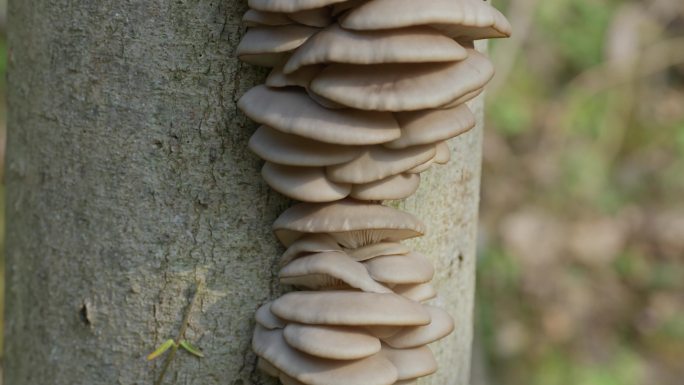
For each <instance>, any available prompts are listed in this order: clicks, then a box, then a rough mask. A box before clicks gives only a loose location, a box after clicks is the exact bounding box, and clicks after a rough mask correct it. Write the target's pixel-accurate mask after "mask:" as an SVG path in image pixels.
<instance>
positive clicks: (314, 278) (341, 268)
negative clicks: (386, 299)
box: [280, 251, 392, 293]
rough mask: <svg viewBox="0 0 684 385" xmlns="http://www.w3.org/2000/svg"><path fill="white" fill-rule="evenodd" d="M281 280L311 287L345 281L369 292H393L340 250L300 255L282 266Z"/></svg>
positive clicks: (336, 285)
mask: <svg viewBox="0 0 684 385" xmlns="http://www.w3.org/2000/svg"><path fill="white" fill-rule="evenodd" d="M280 281H281V282H282V283H284V284H287V285H296V286H303V287H307V288H310V289H319V288H322V287H338V286H340V283H344V284H346V285H348V286H351V287H353V288H356V289H360V290H363V291H365V292H370V293H391V292H392V290H390V289H388V288H387V287H385V286H383V285H381V284H379V283H377V282H375V281H374V280H373V278H371V277H370V275H368V271H367V270H366V268H365V267H364V265H363V264H362V263H360V262H356V261H354V260H353V259H351V258H350V257H349V256H348V255H347V254H345V253H340V252H335V251H333V252H327V253H317V254H311V255H306V256H303V257H299V258H297V259H295V260H294V261H292V262H290V263H289V264H287V265H285V266H284V267H283V268H282V269H281V270H280Z"/></svg>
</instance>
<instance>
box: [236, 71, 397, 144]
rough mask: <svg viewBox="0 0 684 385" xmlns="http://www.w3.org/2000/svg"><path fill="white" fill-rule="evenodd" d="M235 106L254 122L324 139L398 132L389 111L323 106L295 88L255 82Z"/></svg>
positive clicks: (365, 139)
mask: <svg viewBox="0 0 684 385" xmlns="http://www.w3.org/2000/svg"><path fill="white" fill-rule="evenodd" d="M238 107H239V108H240V109H241V110H242V111H243V112H244V113H245V115H247V116H248V117H249V118H250V119H252V120H254V121H256V122H258V123H261V124H264V125H267V126H269V127H272V128H274V129H276V130H278V131H282V132H285V133H288V134H294V135H299V136H303V137H306V138H309V139H314V140H318V141H321V142H325V143H334V144H340V145H368V144H377V143H384V142H389V141H392V140H394V139H396V138H398V137H399V136H400V135H401V130H400V129H399V125H398V124H397V121H396V120H395V119H394V117H393V116H392V114H388V113H382V112H369V111H353V110H331V109H327V108H324V107H321V106H320V105H319V104H318V103H316V102H314V101H313V100H311V98H309V96H308V95H307V94H306V92H305V91H303V90H298V89H273V88H269V87H266V86H263V85H261V86H256V87H254V88H252V89H250V90H249V91H247V92H246V93H245V94H244V95H243V96H242V97H241V98H240V101H239V102H238Z"/></svg>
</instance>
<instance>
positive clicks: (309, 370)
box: [252, 326, 397, 385]
mask: <svg viewBox="0 0 684 385" xmlns="http://www.w3.org/2000/svg"><path fill="white" fill-rule="evenodd" d="M252 348H253V349H254V352H255V353H256V354H257V355H259V356H260V357H263V358H265V359H267V360H268V361H270V362H271V364H273V366H275V367H276V368H278V369H279V370H280V371H281V372H283V373H285V374H286V375H287V376H289V377H291V378H293V379H295V380H297V381H300V382H302V383H304V384H307V385H392V384H393V383H394V382H395V381H396V380H397V369H396V368H395V367H394V366H393V365H392V363H390V362H389V360H388V359H387V358H385V357H384V354H382V353H378V354H375V355H373V356H370V357H367V358H364V359H361V360H353V361H341V360H326V359H323V358H317V357H314V356H311V355H308V354H306V353H301V352H299V351H298V350H296V349H294V348H291V347H290V346H289V345H288V344H287V342H286V341H285V338H284V337H283V331H282V330H266V329H264V328H262V327H259V326H257V327H256V329H255V330H254V337H253V338H252Z"/></svg>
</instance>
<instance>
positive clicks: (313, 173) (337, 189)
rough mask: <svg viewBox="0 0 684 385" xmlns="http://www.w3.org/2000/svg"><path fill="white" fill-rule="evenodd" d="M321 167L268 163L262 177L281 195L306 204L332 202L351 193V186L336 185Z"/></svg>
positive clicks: (262, 171) (262, 170) (263, 169)
mask: <svg viewBox="0 0 684 385" xmlns="http://www.w3.org/2000/svg"><path fill="white" fill-rule="evenodd" d="M324 170H325V169H323V168H321V167H294V166H284V165H281V164H275V163H271V162H266V163H265V164H264V167H263V168H262V169H261V175H262V176H263V177H264V180H265V181H266V183H268V185H269V186H271V187H272V188H273V189H274V190H276V191H278V192H279V193H281V194H283V195H285V196H288V197H290V198H292V199H296V200H299V201H304V202H332V201H336V200H339V199H342V198H344V197H346V196H347V195H349V193H350V192H351V185H350V184H344V183H335V182H332V181H330V180H329V179H328V178H327V177H326V175H325V171H324Z"/></svg>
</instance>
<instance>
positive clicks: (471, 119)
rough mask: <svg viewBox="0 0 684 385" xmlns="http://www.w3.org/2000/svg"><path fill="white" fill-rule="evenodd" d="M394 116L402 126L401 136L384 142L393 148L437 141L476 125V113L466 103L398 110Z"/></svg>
mask: <svg viewBox="0 0 684 385" xmlns="http://www.w3.org/2000/svg"><path fill="white" fill-rule="evenodd" d="M394 117H395V118H396V119H397V122H399V127H401V136H400V137H399V138H398V139H395V140H393V141H391V142H387V143H384V144H383V146H385V147H388V148H393V149H394V148H406V147H409V146H416V145H421V144H428V143H436V142H439V141H443V140H446V139H450V138H453V137H456V136H458V135H460V134H462V133H464V132H467V131H469V130H470V129H471V128H473V127H475V115H473V113H472V112H471V111H470V109H469V108H468V106H466V105H465V104H460V105H458V106H456V107H453V108H449V109H438V110H420V111H407V112H397V113H395V114H394Z"/></svg>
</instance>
